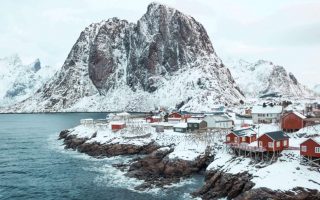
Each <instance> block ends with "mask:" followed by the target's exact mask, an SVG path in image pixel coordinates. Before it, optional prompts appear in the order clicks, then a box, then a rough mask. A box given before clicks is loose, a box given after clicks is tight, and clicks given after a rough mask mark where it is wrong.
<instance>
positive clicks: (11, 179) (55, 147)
mask: <svg viewBox="0 0 320 200" xmlns="http://www.w3.org/2000/svg"><path fill="white" fill-rule="evenodd" d="M89 117H92V118H104V117H105V114H100V113H86V114H81V113H77V114H75V113H70V114H30V115H29V114H21V115H0V199H1V200H2V199H23V200H26V199H130V200H131V199H151V198H152V199H175V200H177V199H188V198H190V197H189V195H187V194H188V193H190V192H191V191H194V189H195V188H198V187H199V186H200V184H202V180H201V178H200V177H195V178H192V179H190V180H186V181H183V183H181V184H178V185H176V186H175V187H171V188H169V189H166V190H160V189H152V190H150V191H148V192H137V191H134V190H133V187H135V186H137V185H138V184H139V183H138V182H137V181H136V180H135V179H129V178H127V177H125V176H124V175H123V173H122V172H120V171H119V170H117V169H115V168H113V167H112V166H111V165H112V163H118V162H121V161H123V160H128V159H129V158H126V157H115V158H106V159H95V158H91V157H89V156H86V155H83V154H80V153H77V152H74V151H71V150H64V149H63V146H62V145H61V144H62V142H61V141H58V140H57V137H58V134H59V131H60V130H62V129H66V128H71V127H73V126H75V125H77V124H78V122H79V120H80V119H81V118H89Z"/></svg>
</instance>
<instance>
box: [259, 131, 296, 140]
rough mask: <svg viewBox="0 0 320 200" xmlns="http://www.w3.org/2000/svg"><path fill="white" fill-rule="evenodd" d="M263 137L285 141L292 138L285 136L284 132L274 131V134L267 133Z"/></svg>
mask: <svg viewBox="0 0 320 200" xmlns="http://www.w3.org/2000/svg"><path fill="white" fill-rule="evenodd" d="M263 135H267V136H269V137H270V138H271V139H272V140H283V139H287V138H290V137H289V136H288V135H287V134H285V133H284V132H283V131H273V132H268V133H265V134H263ZM263 135H261V136H260V137H262V136H263ZM260 137H259V138H260Z"/></svg>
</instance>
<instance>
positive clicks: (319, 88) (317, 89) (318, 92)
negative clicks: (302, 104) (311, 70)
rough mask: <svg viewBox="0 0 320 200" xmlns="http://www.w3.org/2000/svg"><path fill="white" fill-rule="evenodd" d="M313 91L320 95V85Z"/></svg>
mask: <svg viewBox="0 0 320 200" xmlns="http://www.w3.org/2000/svg"><path fill="white" fill-rule="evenodd" d="M313 91H314V92H315V93H317V94H320V84H317V85H315V86H314V87H313Z"/></svg>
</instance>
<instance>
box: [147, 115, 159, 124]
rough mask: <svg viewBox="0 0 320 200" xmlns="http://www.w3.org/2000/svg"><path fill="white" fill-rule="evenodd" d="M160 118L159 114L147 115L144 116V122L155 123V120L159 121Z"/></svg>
mask: <svg viewBox="0 0 320 200" xmlns="http://www.w3.org/2000/svg"><path fill="white" fill-rule="evenodd" d="M161 121H162V118H161V117H160V116H149V117H146V122H148V123H155V122H161Z"/></svg>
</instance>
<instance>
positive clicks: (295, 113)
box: [284, 111, 307, 119]
mask: <svg viewBox="0 0 320 200" xmlns="http://www.w3.org/2000/svg"><path fill="white" fill-rule="evenodd" d="M289 114H294V115H296V116H298V117H299V118H300V119H306V118H307V117H306V116H304V115H303V114H301V113H299V112H297V111H293V112H288V113H286V114H285V115H284V117H286V116H288V115H289Z"/></svg>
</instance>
